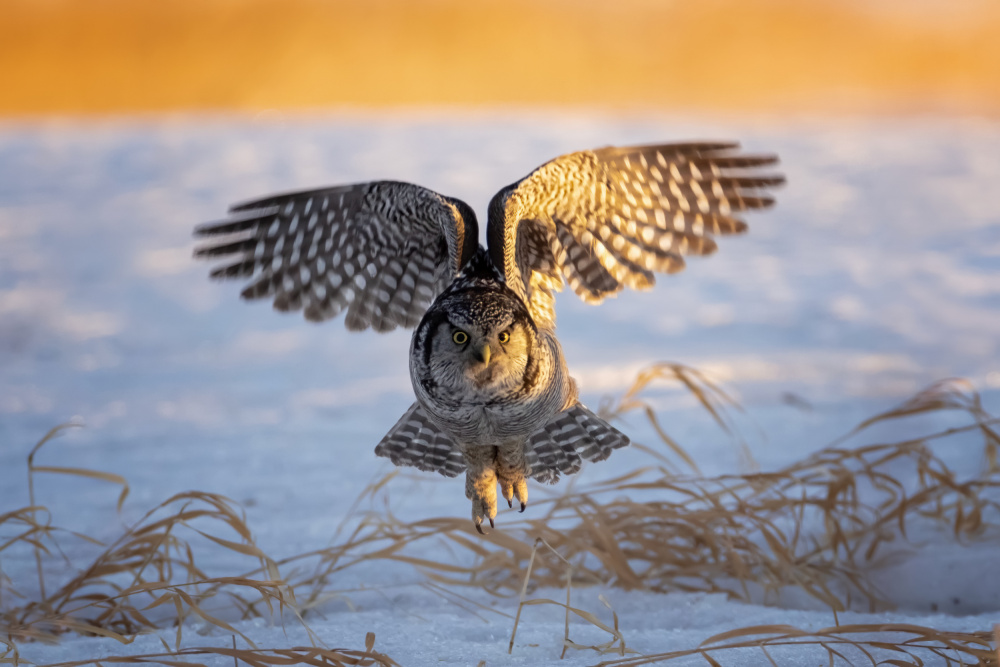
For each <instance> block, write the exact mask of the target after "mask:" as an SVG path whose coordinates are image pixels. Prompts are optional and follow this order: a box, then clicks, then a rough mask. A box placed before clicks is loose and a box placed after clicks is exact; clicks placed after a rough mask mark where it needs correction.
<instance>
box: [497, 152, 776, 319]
mask: <svg viewBox="0 0 1000 667" xmlns="http://www.w3.org/2000/svg"><path fill="white" fill-rule="evenodd" d="M737 149H738V144H735V143H689V144H664V145H658V146H631V147H618V148H616V147H607V148H600V149H597V150H592V151H580V152H577V153H570V154H568V155H563V156H562V157H558V158H556V159H554V160H552V161H550V162H547V163H545V164H544V165H542V166H541V167H539V168H538V169H536V170H535V171H533V172H531V173H530V174H529V175H528V176H526V177H525V178H523V179H522V180H520V181H518V182H517V183H514V184H513V185H509V186H507V187H506V188H504V189H503V190H501V191H500V192H498V193H497V194H496V196H494V197H493V200H492V201H491V202H490V209H489V221H488V224H487V239H488V242H489V251H490V257H491V258H492V260H493V263H494V264H496V265H497V266H498V267H500V268H501V269H502V271H503V273H504V276H505V278H506V280H507V284H508V285H509V286H510V287H511V289H513V290H514V291H515V292H517V293H518V294H520V295H521V296H522V297H523V298H524V299H525V301H526V302H528V304H529V308H530V310H531V314H532V317H533V318H534V319H535V322H536V324H538V325H540V326H555V311H554V309H553V305H554V302H553V292H554V291H558V290H560V289H562V285H563V281H564V280H565V281H566V282H568V283H569V285H570V287H572V288H573V291H574V292H576V293H577V294H578V295H579V296H580V297H581V298H582V299H583V300H584V301H586V302H588V303H600V302H601V301H602V300H603V299H604V298H605V297H607V296H609V295H612V294H615V293H617V292H618V291H620V290H621V289H622V288H623V287H633V288H636V289H644V288H648V287H650V286H652V285H653V283H654V280H655V279H654V277H653V274H654V273H674V272H676V271H680V270H681V269H682V268H684V259H683V255H685V254H695V255H707V254H709V253H711V252H713V251H714V250H715V248H716V245H715V241H714V240H713V239H712V237H711V235H712V234H717V235H721V234H733V233H738V232H742V231H744V230H745V229H746V223H744V222H743V221H742V220H741V219H739V218H738V217H737V215H738V214H739V213H740V212H741V211H747V210H752V209H761V208H767V207H768V206H771V205H772V204H773V203H774V200H773V199H772V198H771V197H769V196H767V195H766V192H765V191H766V189H767V188H769V187H773V186H776V185H779V184H780V183H783V182H784V178H783V177H782V176H780V175H775V174H767V173H764V174H762V173H760V172H759V168H760V167H765V166H768V165H773V164H775V163H776V162H777V161H778V160H777V158H776V157H775V156H771V155H742V154H739V152H738V150H737Z"/></svg>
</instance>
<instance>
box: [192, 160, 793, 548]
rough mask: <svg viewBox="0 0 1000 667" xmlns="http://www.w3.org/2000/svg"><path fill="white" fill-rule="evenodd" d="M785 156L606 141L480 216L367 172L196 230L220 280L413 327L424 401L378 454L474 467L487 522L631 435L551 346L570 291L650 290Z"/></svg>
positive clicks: (706, 246)
mask: <svg viewBox="0 0 1000 667" xmlns="http://www.w3.org/2000/svg"><path fill="white" fill-rule="evenodd" d="M776 162H777V158H776V157H774V156H771V155H745V154H742V153H740V152H739V150H738V145H737V144H735V143H682V144H662V145H646V146H631V147H606V148H599V149H596V150H586V151H579V152H575V153H569V154H567V155H563V156H561V157H557V158H555V159H554V160H551V161H549V162H547V163H545V164H543V165H542V166H540V167H538V168H537V169H535V170H534V171H532V172H531V173H529V174H528V175H527V176H525V177H524V178H522V179H521V180H519V181H517V182H516V183H513V184H511V185H508V186H507V187H505V188H503V189H501V190H500V191H499V192H498V193H497V194H496V195H495V196H494V197H493V199H492V200H491V201H490V204H489V209H488V215H487V223H486V240H487V244H486V247H485V248H484V247H483V246H482V245H480V243H479V227H478V223H477V220H476V215H475V213H474V212H473V210H472V209H471V208H470V207H469V206H468V205H467V204H466V203H465V202H463V201H461V200H459V199H456V198H454V197H448V196H445V195H442V194H439V193H437V192H433V191H431V190H428V189H426V188H423V187H421V186H419V185H413V184H410V183H401V182H396V181H374V182H369V183H358V184H352V185H339V186H334V187H329V188H322V189H318V190H308V191H301V192H293V193H288V194H280V195H274V196H270V197H266V198H263V199H256V200H253V201H249V202H246V203H243V204H238V205H235V206H233V207H232V208H231V209H230V215H229V217H228V218H227V219H225V220H222V221H221V222H215V223H210V224H206V225H201V226H199V227H197V228H196V229H195V234H196V235H197V236H202V237H211V241H210V242H208V243H207V244H204V245H202V246H200V247H198V248H196V250H195V255H196V256H197V257H203V258H214V257H223V258H227V259H226V262H225V263H224V264H222V265H220V266H218V268H215V269H214V270H212V272H211V276H212V277H213V278H241V279H247V282H248V284H247V285H246V287H244V289H243V291H242V293H241V295H242V296H243V297H244V298H246V299H263V298H268V299H273V301H274V307H275V308H276V309H277V310H280V311H294V310H301V311H303V312H304V314H305V317H306V319H308V320H311V321H315V322H320V321H324V320H328V319H331V318H333V317H336V316H337V315H338V314H340V313H341V312H345V311H346V312H345V323H346V326H347V328H348V329H350V330H363V329H368V328H372V329H375V330H376V331H380V332H381V331H391V330H393V329H395V328H397V327H407V328H410V327H413V328H414V331H413V335H412V338H411V344H410V356H409V366H410V380H411V382H412V385H413V391H414V394H415V396H416V401H415V402H414V403H413V405H411V406H410V408H409V409H408V410H407V411H406V412H405V413H404V414H403V416H402V417H401V418H400V419H399V421H398V422H397V423H396V424H395V426H393V427H392V428H391V429H390V430H389V432H388V433H387V434H386V436H385V437H384V438H382V440H381V442H379V443H378V445H377V446H376V447H375V453H376V454H377V455H378V456H384V457H387V458H389V459H390V460H391V461H392V462H393V463H394V464H396V465H398V466H414V467H416V468H419V469H421V470H426V471H433V472H438V473H441V474H442V475H445V476H447V477H454V476H457V475H459V474H461V473H462V472H464V473H465V495H466V497H467V498H468V499H470V500H471V501H472V519H473V522H474V524H475V528H476V529H477V530H478V531H479V532H480V533H482V532H483V528H482V524H483V522H484V521H487V520H488V521H489V523H490V525H491V526H493V525H495V524H494V518H495V516H496V512H497V486H498V485H499V487H500V494H501V496H502V497H503V498H504V499H505V500H506V501H507V504H508V506H509V507H513V501H514V499H516V500H517V501H518V503H519V505H520V510H521V511H522V512H523V511H524V509H525V507H526V505H527V502H528V485H527V482H528V479H529V478H531V479H533V480H536V481H540V482H547V483H552V482H555V481H556V480H557V479H558V478H559V476H560V475H570V474H573V473H575V472H577V471H578V470H579V469H580V466H581V464H582V462H583V461H600V460H602V459H605V458H607V457H608V456H609V455H610V454H611V452H612V451H613V450H615V449H617V448H619V447H624V446H626V445H627V444H628V443H629V439H628V437H626V436H625V435H624V434H623V433H621V432H620V431H619V430H618V429H616V428H615V427H613V426H611V425H610V424H608V423H607V422H606V421H605V420H604V419H602V418H601V417H599V416H598V415H596V414H595V413H594V412H592V411H591V410H589V409H588V408H586V407H585V406H584V405H583V404H582V403H580V401H579V399H578V395H577V386H576V383H575V382H574V380H573V378H572V377H570V374H569V371H568V369H567V367H566V361H565V359H564V358H563V353H562V350H561V348H560V345H559V341H558V340H557V338H556V332H555V326H556V318H555V310H554V305H555V304H554V293H555V292H557V291H559V290H561V289H562V288H563V286H564V285H565V284H568V285H569V287H570V288H571V289H572V290H573V291H574V292H575V293H576V294H577V295H578V296H579V297H580V298H582V299H583V300H584V301H586V302H587V303H591V304H597V303H600V302H601V301H602V300H604V299H605V298H606V297H609V296H612V295H615V294H616V293H618V292H619V291H621V290H622V289H624V288H626V287H631V288H635V289H647V288H649V287H651V286H652V285H653V282H654V280H655V274H656V273H674V272H676V271H679V270H681V269H682V268H683V267H684V255H707V254H710V253H712V252H713V251H714V250H715V249H716V244H715V241H714V240H713V238H712V237H713V235H725V234H733V233H739V232H742V231H744V230H745V229H746V224H745V223H744V222H743V221H742V220H741V219H739V217H737V216H738V215H739V214H740V212H742V211H747V210H752V209H762V208H766V207H768V206H770V205H772V204H773V201H774V200H773V199H772V198H771V197H770V196H768V188H771V187H774V186H777V185H779V184H780V183H782V182H783V180H784V179H783V177H782V176H780V175H778V174H774V173H770V172H769V170H768V167H770V166H771V165H774V164H775V163H776Z"/></svg>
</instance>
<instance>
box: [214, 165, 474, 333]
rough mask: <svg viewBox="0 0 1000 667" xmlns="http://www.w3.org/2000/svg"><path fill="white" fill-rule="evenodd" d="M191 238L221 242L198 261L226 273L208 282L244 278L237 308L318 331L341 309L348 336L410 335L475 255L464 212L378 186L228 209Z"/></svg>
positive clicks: (422, 191)
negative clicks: (246, 303) (269, 308)
mask: <svg viewBox="0 0 1000 667" xmlns="http://www.w3.org/2000/svg"><path fill="white" fill-rule="evenodd" d="M229 212H230V216H229V218H227V219H226V220H223V221H221V222H216V223H209V224H206V225H202V226H199V227H197V228H196V229H195V234H196V235H197V236H211V237H215V236H225V238H222V239H214V238H213V239H212V241H211V242H210V243H209V244H207V245H203V246H201V247H199V248H197V249H196V250H195V256H196V257H206V258H210V257H225V258H227V259H228V261H229V262H230V263H227V264H224V265H222V266H219V267H218V268H216V269H214V270H213V271H212V273H211V276H212V277H213V278H248V279H250V282H249V284H248V285H247V286H246V287H245V288H244V289H243V291H242V292H241V296H243V298H245V299H262V298H271V297H273V298H274V307H275V308H276V309H277V310H282V311H292V310H299V309H302V310H303V311H305V316H306V318H307V319H309V320H313V321H317V322H318V321H322V320H327V319H330V318H332V317H335V316H336V315H337V314H339V313H340V312H341V311H342V310H343V309H345V308H346V309H347V315H346V318H345V323H346V325H347V328H349V329H352V330H361V329H366V328H368V327H373V328H374V329H375V330H377V331H390V330H392V329H395V328H396V327H398V326H403V327H412V326H415V325H416V324H417V323H418V322H419V321H420V318H421V316H423V314H424V311H425V310H426V309H427V307H428V306H429V305H430V303H431V301H432V300H433V299H434V297H435V296H436V295H437V294H438V293H439V292H440V291H441V290H442V289H444V287H445V286H446V285H447V284H448V283H449V282H450V281H451V280H452V278H453V277H454V276H455V275H456V274H457V273H458V271H459V268H460V267H461V266H462V265H463V264H464V263H465V261H466V260H467V259H468V258H469V257H471V256H472V255H473V254H474V252H475V249H476V248H477V247H478V245H479V240H478V236H479V231H478V226H477V223H476V216H475V214H474V213H473V212H472V209H470V208H469V206H468V205H467V204H465V203H464V202H462V201H460V200H458V199H453V198H450V197H445V196H443V195H439V194H438V193H436V192H433V191H431V190H428V189H426V188H422V187H420V186H418V185H412V184H410V183H399V182H395V181H376V182H371V183H358V184H354V185H342V186H337V187H331V188H324V189H321V190H309V191H303V192H293V193H288V194H282V195H275V196H271V197H267V198H264V199H257V200H254V201H250V202H246V203H243V204H238V205H236V206H233V207H232V208H230V210H229Z"/></svg>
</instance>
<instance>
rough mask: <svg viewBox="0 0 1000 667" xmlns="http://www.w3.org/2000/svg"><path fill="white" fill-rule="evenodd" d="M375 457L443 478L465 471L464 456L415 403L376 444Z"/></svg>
mask: <svg viewBox="0 0 1000 667" xmlns="http://www.w3.org/2000/svg"><path fill="white" fill-rule="evenodd" d="M375 454H376V455H377V456H384V457H386V458H387V459H389V460H390V461H392V462H393V463H394V464H395V465H397V466H412V467H414V468H419V469H420V470H425V471H427V472H437V473H441V474H442V475H444V476H445V477H455V476H456V475H458V474H460V473H462V472H465V457H464V456H462V453H461V452H460V451H459V450H458V447H456V446H455V444H454V443H453V442H452V440H451V438H449V437H448V436H447V435H445V434H444V433H442V432H441V431H440V430H439V429H438V428H437V427H436V426H434V424H432V423H431V421H430V420H429V419H428V418H427V414H426V413H425V412H424V411H423V409H422V408H421V407H420V404H419V403H414V404H413V405H411V406H410V409H409V410H407V411H406V412H405V413H404V414H403V416H402V417H400V418H399V421H398V422H396V425H395V426H393V427H392V429H390V430H389V432H388V433H387V434H386V435H385V437H384V438H382V440H381V442H379V443H378V445H376V447H375Z"/></svg>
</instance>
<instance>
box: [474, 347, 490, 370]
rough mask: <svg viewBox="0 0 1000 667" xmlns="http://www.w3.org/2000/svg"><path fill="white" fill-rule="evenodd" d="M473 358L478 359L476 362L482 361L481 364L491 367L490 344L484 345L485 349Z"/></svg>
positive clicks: (478, 351)
mask: <svg viewBox="0 0 1000 667" xmlns="http://www.w3.org/2000/svg"><path fill="white" fill-rule="evenodd" d="M473 356H475V357H476V361H481V362H483V364H484V365H486V366H489V365H490V346H489V345H488V344H487V345H483V347H482V348H481V349H479V350H476V351H475V352H474V353H473Z"/></svg>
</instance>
